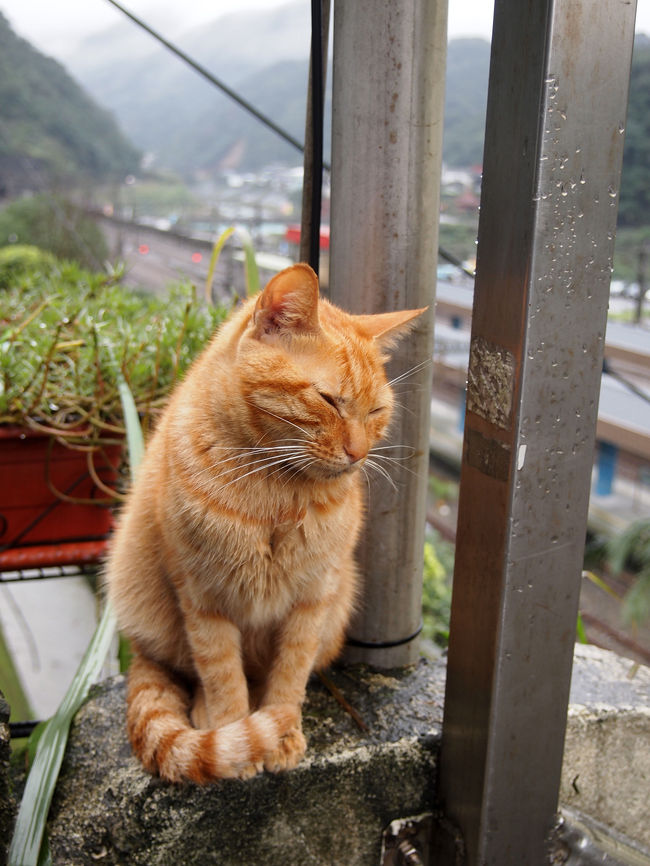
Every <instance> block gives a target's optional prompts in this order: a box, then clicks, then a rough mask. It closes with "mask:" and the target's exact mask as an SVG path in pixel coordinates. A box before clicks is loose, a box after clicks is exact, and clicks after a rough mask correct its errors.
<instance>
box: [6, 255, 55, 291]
mask: <svg viewBox="0 0 650 866" xmlns="http://www.w3.org/2000/svg"><path fill="white" fill-rule="evenodd" d="M56 264H57V263H56V258H55V257H54V256H53V255H52V254H51V253H48V252H47V251H46V250H41V249H39V248H38V247H34V246H30V245H28V244H15V245H13V246H10V247H0V289H7V288H9V286H10V285H11V284H12V283H17V282H19V281H20V280H21V279H23V278H25V277H27V276H28V275H29V274H31V273H34V272H35V271H37V272H40V273H41V274H48V273H51V272H52V271H53V270H54V269H55V268H56Z"/></svg>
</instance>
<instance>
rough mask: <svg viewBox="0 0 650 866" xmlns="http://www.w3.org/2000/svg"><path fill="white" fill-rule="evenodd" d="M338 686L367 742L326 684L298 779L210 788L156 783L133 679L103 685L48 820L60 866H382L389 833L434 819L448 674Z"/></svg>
mask: <svg viewBox="0 0 650 866" xmlns="http://www.w3.org/2000/svg"><path fill="white" fill-rule="evenodd" d="M331 677H332V679H333V680H334V681H335V683H336V686H337V687H338V688H339V689H340V690H341V692H342V693H343V694H344V695H345V698H346V699H347V700H348V701H349V703H350V704H351V705H352V706H354V707H355V709H356V710H357V711H358V712H359V713H360V714H361V716H362V717H363V719H364V721H365V723H366V724H367V726H368V731H367V732H363V731H361V730H359V728H358V727H357V726H356V724H355V722H354V721H353V719H352V717H351V716H350V715H349V714H348V713H347V712H346V711H345V710H344V709H343V708H342V707H341V706H340V705H339V703H337V702H336V701H335V700H334V698H333V697H332V696H331V694H330V693H329V692H328V691H326V689H325V688H324V687H323V686H322V684H320V683H319V682H318V681H315V682H314V683H312V685H311V687H310V691H309V699H308V702H307V705H306V707H305V712H304V722H305V733H306V736H307V740H308V743H309V750H308V756H307V758H306V759H305V760H304V761H303V763H302V764H301V765H300V766H299V767H298V768H297V769H295V770H293V771H292V772H290V773H286V774H282V775H278V776H274V775H271V774H264V775H262V776H258V777H255V778H253V779H251V780H249V781H243V782H242V781H237V780H232V781H230V780H229V781H223V782H220V783H217V784H215V785H210V786H207V787H199V786H196V785H192V784H188V785H170V784H167V783H164V782H160V781H159V780H157V779H154V778H152V777H150V776H149V775H148V774H146V773H145V772H144V771H143V770H142V769H141V767H140V766H139V764H138V762H137V761H136V760H135V759H134V758H133V757H132V756H131V753H130V747H129V745H128V743H127V740H126V736H125V733H124V679H123V678H122V677H117V678H115V679H113V680H109V681H108V682H106V683H105V684H103V685H102V686H101V687H100V688H99V689H98V690H96V692H95V694H94V696H93V697H92V698H91V700H90V701H89V702H88V703H87V704H86V706H85V707H84V708H83V709H82V710H81V711H80V712H79V714H78V716H77V719H76V721H75V724H74V727H73V730H72V734H71V739H70V745H69V748H68V753H67V756H66V760H65V762H64V766H63V771H62V775H61V778H60V782H59V785H58V787H57V793H56V797H55V800H54V802H53V806H52V811H51V820H50V847H51V851H52V859H53V863H54V864H61V866H63V864H65V866H75V864H89V863H95V862H97V863H101V864H126V863H128V864H130V866H138V864H143V866H144V864H146V866H163V864H165V866H167V864H177V863H178V864H181V863H182V864H183V866H194V864H196V866H199V864H201V866H206V864H210V863H219V864H223V866H226V864H238V866H241V864H258V863H259V864H262V863H263V864H264V866H274V864H278V866H280V864H282V866H286V864H287V863H296V864H300V866H307V864H318V866H323V864H327V866H337V864H341V866H354V864H373V866H376V864H378V863H379V860H380V849H381V840H382V832H383V830H384V829H385V828H386V827H387V826H388V825H389V824H390V822H391V821H392V820H393V819H395V818H402V817H406V816H410V815H415V814H418V813H422V812H426V811H430V810H431V809H432V807H433V802H434V785H435V770H436V755H437V750H438V738H439V730H440V723H441V720H442V698H443V695H444V665H442V664H434V665H431V664H428V663H426V662H424V661H423V662H421V663H420V664H419V665H418V666H417V667H416V668H415V669H414V670H412V671H410V672H408V673H406V674H403V675H399V676H391V675H385V674H371V673H369V672H367V671H363V670H354V671H350V670H346V671H335V672H333V673H332V674H331Z"/></svg>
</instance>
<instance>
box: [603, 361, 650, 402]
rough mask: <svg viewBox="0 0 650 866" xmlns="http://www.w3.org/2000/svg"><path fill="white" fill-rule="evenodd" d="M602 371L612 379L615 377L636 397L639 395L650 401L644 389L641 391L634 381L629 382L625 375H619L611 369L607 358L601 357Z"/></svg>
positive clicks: (649, 395)
mask: <svg viewBox="0 0 650 866" xmlns="http://www.w3.org/2000/svg"><path fill="white" fill-rule="evenodd" d="M603 373H607V375H608V376H611V377H612V379H616V380H617V381H618V382H620V383H621V385H624V386H625V387H626V388H627V389H628V391H631V392H632V394H634V395H635V396H636V397H640V398H641V399H642V400H645V401H646V403H650V394H646V392H645V391H642V390H641V388H639V387H637V385H635V384H634V382H630V380H629V379H626V378H625V376H621V374H620V373H617V372H616V371H615V370H612V368H611V366H610V364H609V361H608V360H607V358H603Z"/></svg>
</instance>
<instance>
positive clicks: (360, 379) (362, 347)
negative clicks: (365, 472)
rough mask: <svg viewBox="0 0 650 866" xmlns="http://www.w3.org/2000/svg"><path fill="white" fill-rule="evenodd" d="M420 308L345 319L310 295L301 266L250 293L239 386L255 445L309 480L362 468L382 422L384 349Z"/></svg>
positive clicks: (311, 282) (308, 277) (385, 413)
mask: <svg viewBox="0 0 650 866" xmlns="http://www.w3.org/2000/svg"><path fill="white" fill-rule="evenodd" d="M421 312H422V310H415V311H406V312H399V313H388V314H382V315H378V316H353V315H350V314H348V313H345V312H344V311H342V310H340V309H338V308H337V307H334V306H333V305H332V304H329V303H328V302H327V301H325V300H321V299H319V297H318V281H317V278H316V275H315V274H314V273H313V271H312V270H311V268H309V267H308V266H307V265H295V266H294V267H292V268H289V269H288V270H286V271H283V272H282V273H281V274H278V276H277V277H275V278H274V279H273V280H271V282H270V283H269V284H268V286H267V287H266V289H265V290H264V292H263V293H262V294H261V295H260V297H259V298H258V301H257V304H256V307H255V311H254V314H253V316H252V319H251V323H250V326H249V329H248V332H247V333H246V334H245V336H244V339H243V340H242V345H241V352H240V358H241V361H242V363H241V368H240V369H241V393H242V395H243V398H244V402H245V405H246V406H247V410H248V417H247V423H248V424H249V426H250V430H251V439H252V440H254V441H255V442H256V443H257V447H260V448H261V447H265V448H268V447H272V448H273V449H274V450H275V454H276V455H277V460H278V466H280V467H281V466H282V465H283V464H286V465H287V466H288V467H290V469H291V471H292V472H293V474H294V475H295V476H296V477H297V476H299V475H303V476H307V477H309V478H315V479H328V478H336V477H338V476H343V475H345V474H347V473H350V472H353V471H355V470H357V469H359V468H361V467H362V466H363V464H364V463H365V461H366V460H367V458H368V454H369V452H370V450H371V448H372V447H373V446H374V445H375V444H376V443H377V442H378V440H379V439H380V438H381V437H382V435H383V434H384V432H385V431H386V428H387V425H388V424H389V421H390V417H391V413H392V409H393V395H392V392H391V389H390V386H389V384H388V383H387V380H386V374H385V371H384V363H385V361H386V359H387V356H386V355H385V354H383V352H384V350H385V349H386V348H387V346H389V345H390V344H391V343H392V342H394V340H395V338H396V337H398V336H399V333H400V332H401V331H404V330H407V329H408V326H409V323H410V322H411V321H412V320H413V319H414V318H415V317H416V316H417V315H419V314H420V313H421Z"/></svg>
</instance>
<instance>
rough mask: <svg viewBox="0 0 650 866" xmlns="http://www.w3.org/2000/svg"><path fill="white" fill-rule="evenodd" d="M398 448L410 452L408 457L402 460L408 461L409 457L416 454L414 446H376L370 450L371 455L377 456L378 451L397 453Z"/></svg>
mask: <svg viewBox="0 0 650 866" xmlns="http://www.w3.org/2000/svg"><path fill="white" fill-rule="evenodd" d="M398 448H403V449H404V450H405V451H408V452H409V453H408V454H407V455H406V457H403V458H400V459H403V460H406V459H407V458H408V457H413V455H414V454H415V448H413V446H412V445H375V446H374V447H373V448H371V449H370V453H371V454H376V453H377V451H396V450H397V449H398Z"/></svg>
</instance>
